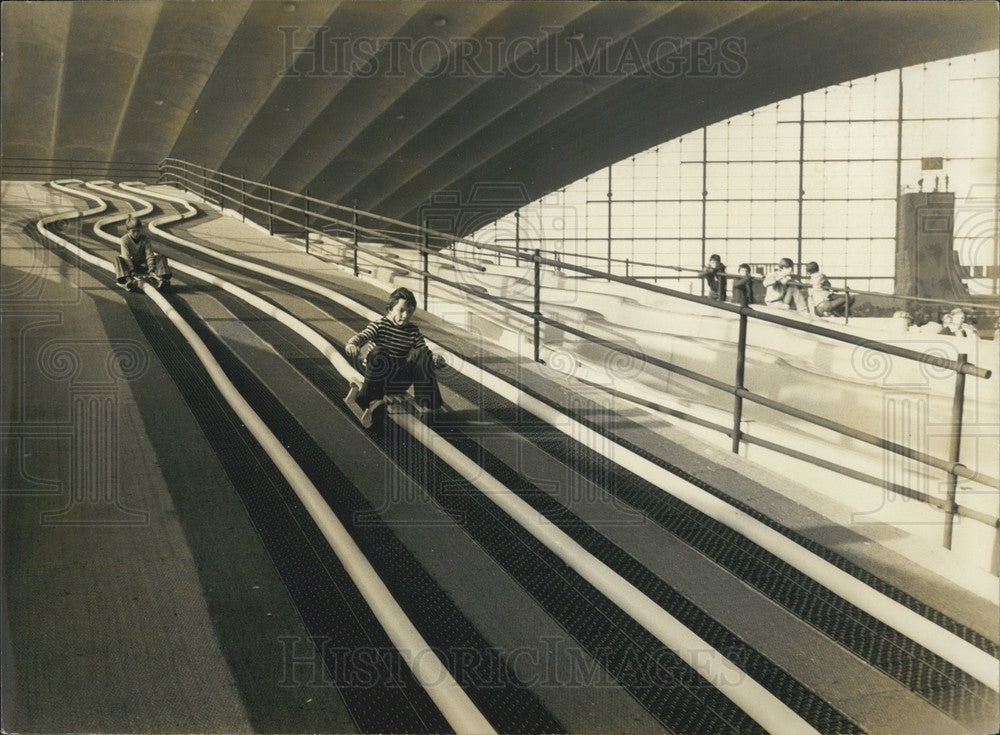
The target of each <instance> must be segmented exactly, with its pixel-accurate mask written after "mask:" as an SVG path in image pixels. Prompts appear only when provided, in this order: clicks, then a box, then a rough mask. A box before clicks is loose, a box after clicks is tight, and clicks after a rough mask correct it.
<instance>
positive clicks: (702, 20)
mask: <svg viewBox="0 0 1000 735" xmlns="http://www.w3.org/2000/svg"><path fill="white" fill-rule="evenodd" d="M696 5H697V4H695V3H684V4H683V5H682V6H681V7H679V8H677V9H676V10H675V11H674V12H672V13H670V14H668V15H665V16H663V17H658V18H654V19H653V22H651V23H649V24H647V25H645V26H643V27H641V28H635V29H629V30H628V31H627V33H625V34H623V35H622V36H621V37H618V38H616V39H615V42H614V43H613V44H610V45H609V46H608V48H607V50H606V52H605V53H604V57H605V58H608V59H615V60H617V59H620V58H623V56H624V54H625V53H626V51H625V49H626V48H627V47H631V46H633V45H634V46H635V47H637V48H642V49H648V48H655V44H656V43H657V40H658V39H660V38H710V37H712V36H714V35H716V34H725V33H728V32H729V31H730V30H732V31H737V30H739V27H738V26H737V25H734V24H738V23H739V21H740V20H741V19H744V18H752V17H755V15H756V14H758V13H762V12H763V11H764V10H770V11H771V12H770V14H771V15H773V14H774V13H780V12H781V7H780V6H778V7H775V6H773V5H768V4H761V3H732V4H725V7H724V8H722V9H715V10H713V11H712V12H706V11H703V10H702V9H701V8H698V7H696ZM595 20H596V21H597V22H595V23H593V25H594V26H596V27H597V28H601V27H606V22H607V21H605V20H604V19H603V18H597V19H595ZM577 25H578V26H583V24H582V23H580V24H577ZM587 30H588V31H589V30H590V28H589V27H588V28H587ZM599 34H600V31H595V33H594V35H595V36H596V35H599ZM626 44H628V46H626ZM670 48H671V47H670V46H668V45H664V46H663V51H664V53H669V52H670V51H669V49H670ZM597 63H600V62H599V60H598V62H597ZM610 68H612V67H611V66H610V65H609V69H610ZM630 79H631V76H630V75H625V74H615V73H607V74H600V75H591V76H581V77H579V78H574V77H572V76H569V75H567V76H563V77H558V78H554V79H553V80H552V81H551V83H549V84H547V85H545V86H544V87H541V88H539V89H536V90H533V91H532V93H531V94H530V95H529V96H527V97H523V98H522V99H519V100H517V102H516V103H515V104H513V105H511V107H510V108H509V110H507V111H504V112H502V113H500V114H498V115H496V116H494V117H493V118H492V119H491V120H489V121H488V123H487V124H486V126H485V127H483V128H481V129H480V130H477V131H475V133H474V134H473V135H472V136H470V137H468V138H467V139H465V140H464V141H462V142H461V143H460V144H459V145H456V146H455V147H454V148H453V149H452V150H450V151H447V152H443V153H441V154H439V155H438V157H437V159H436V160H435V161H434V163H433V164H432V165H429V166H427V167H426V168H425V169H424V170H423V171H421V172H420V173H419V174H418V176H417V177H415V178H414V179H413V180H411V181H409V182H404V183H403V185H402V186H401V187H399V188H398V189H397V190H396V191H395V192H392V193H391V194H390V195H389V196H386V197H384V198H383V199H381V200H380V201H379V202H378V203H377V204H375V207H376V208H377V209H378V210H379V211H382V210H385V211H386V212H395V213H396V214H394V215H392V216H396V215H398V214H403V213H411V212H412V211H413V210H414V209H415V208H416V207H419V206H420V205H421V204H422V203H424V202H425V201H426V196H425V195H421V194H419V193H418V192H419V191H426V189H427V187H428V186H430V187H431V190H432V191H440V190H458V187H457V186H456V182H459V181H463V180H464V179H465V177H467V176H471V177H472V180H473V185H475V184H483V183H492V182H496V181H504V180H511V177H510V175H509V174H504V173H503V169H501V168H500V167H497V166H491V165H490V162H492V161H494V160H498V159H499V158H500V157H502V156H503V155H504V153H505V152H506V151H509V150H512V149H513V150H516V149H517V148H518V147H519V146H521V145H522V144H524V143H525V142H528V141H531V140H533V139H534V138H535V137H536V136H538V135H539V134H540V133H539V131H543V130H544V129H545V128H546V126H549V125H551V124H553V122H554V121H556V120H558V119H559V118H561V117H563V116H566V117H569V118H570V119H574V120H577V121H578V123H579V121H581V120H586V121H589V120H590V117H589V116H588V115H589V114H590V113H589V112H585V111H584V110H587V109H588V108H597V109H601V108H603V106H604V104H605V103H604V102H603V100H604V98H605V95H607V94H608V91H609V90H611V89H613V88H614V87H615V86H617V85H620V84H624V83H627V82H628V81H629V80H630ZM667 82H669V80H666V79H664V80H660V82H659V83H658V84H657V83H656V81H654V80H652V79H648V78H647V79H643V82H642V83H643V84H644V85H645V86H646V87H647V88H648V89H650V91H652V92H654V93H656V94H663V93H664V91H665V90H664V89H663V87H664V86H666V83H667ZM643 114H644V113H643V111H642V107H641V105H640V106H639V107H637V108H634V109H624V110H620V111H618V115H619V117H620V118H621V120H623V121H624V120H628V119H629V118H630V117H631V116H633V115H635V116H639V117H642V116H643ZM612 129H613V128H612ZM666 131H667V127H666V125H664V126H663V133H664V135H666ZM604 132H605V135H607V133H608V130H607V129H605V131H604ZM610 137H612V138H613V137H615V136H614V135H612V136H610ZM549 145H551V146H553V148H554V149H553V150H549V151H547V152H546V155H545V156H544V157H545V158H546V159H549V160H551V158H552V157H553V155H554V154H555V155H558V156H559V157H560V158H562V157H563V156H572V155H573V151H574V150H575V149H577V148H579V145H578V133H577V132H576V131H574V132H572V133H570V134H568V135H565V136H562V137H561V138H560V139H559V140H553V141H550V142H549ZM604 147H605V146H599V147H598V148H597V149H595V150H593V151H589V153H590V154H591V155H592V156H593V159H594V167H595V168H597V167H599V166H600V163H599V161H598V159H599V158H600V156H601V153H602V148H604ZM507 170H510V169H507ZM491 171H495V173H489V172H491ZM514 181H515V182H516V183H517V184H518V185H521V186H523V187H524V188H525V191H526V192H527V193H528V196H530V197H531V198H532V199H534V198H537V196H540V194H537V193H536V187H535V186H534V182H533V181H532V180H531V179H530V178H528V177H523V178H520V179H516V180H514ZM462 190H463V191H465V192H469V191H471V187H463V189H462Z"/></svg>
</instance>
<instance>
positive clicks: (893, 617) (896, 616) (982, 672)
mask: <svg viewBox="0 0 1000 735" xmlns="http://www.w3.org/2000/svg"><path fill="white" fill-rule="evenodd" d="M150 196H153V197H154V198H161V199H166V200H168V201H173V202H175V203H179V204H184V205H186V206H188V207H190V204H189V203H188V202H187V201H186V200H184V199H180V198H175V197H171V196H169V195H164V194H160V193H156V194H151V195H150ZM160 232H162V231H160ZM169 239H171V240H172V241H174V242H178V244H182V245H183V244H184V243H183V241H181V239H180V238H176V237H173V236H171V237H170V238H169ZM192 246H194V247H195V249H197V250H199V251H201V252H205V253H207V254H209V255H212V256H213V257H216V258H219V259H220V260H223V261H225V262H229V263H234V264H238V265H240V266H241V267H244V268H247V269H250V270H254V271H256V272H259V273H261V274H264V275H267V276H269V277H272V278H277V279H281V280H284V281H286V282H288V283H293V284H294V285H297V286H300V287H302V288H307V289H309V290H310V291H313V292H314V293H317V294H320V295H322V296H326V297H327V298H330V299H331V300H333V301H334V302H336V303H338V304H340V305H342V306H345V307H347V308H349V309H352V310H353V311H354V312H355V313H357V314H359V315H362V316H365V317H367V318H369V319H374V318H377V317H379V316H381V315H380V314H377V313H375V312H373V311H371V310H370V309H368V308H367V307H365V306H363V305H361V304H358V303H356V302H354V301H352V300H351V299H348V298H347V297H345V296H343V295H342V294H339V293H337V292H336V291H333V290H332V289H330V288H328V287H326V286H322V285H319V284H315V283H312V282H311V281H308V280H306V279H304V278H300V277H298V276H289V275H287V274H285V273H282V272H281V271H278V270H276V269H273V268H268V267H266V266H260V265H257V264H255V263H248V262H241V261H240V260H239V259H238V258H234V257H232V256H229V255H225V254H222V253H218V252H216V251H213V250H212V249H211V248H205V247H202V246H195V245H194V244H192ZM428 342H429V343H430V344H432V345H433V346H434V347H435V349H437V350H440V351H443V352H448V351H447V350H444V349H443V348H442V347H441V346H440V345H436V344H434V343H433V342H431V341H430V340H428ZM449 354H450V355H451V358H450V359H449V360H448V364H449V365H450V366H451V367H453V368H454V369H456V370H458V371H459V372H461V373H462V374H463V375H465V376H466V377H469V378H471V379H473V380H475V381H477V382H478V383H480V384H481V385H483V386H485V387H487V388H489V389H490V390H492V391H494V392H495V393H497V394H498V395H500V396H502V397H503V398H506V399H507V400H509V401H511V402H512V403H514V404H515V405H517V406H519V407H521V408H523V409H525V410H526V411H528V412H530V413H532V414H534V415H535V416H536V417H538V418H539V419H541V420H542V421H546V422H548V423H549V424H551V425H552V426H554V427H555V428H557V429H559V430H560V431H562V432H563V433H564V434H566V435H567V436H569V437H571V438H572V439H574V440H576V441H580V442H582V443H584V444H585V445H586V446H588V447H590V448H591V449H594V450H595V451H598V452H600V453H601V454H602V455H603V456H604V457H605V458H607V459H609V460H611V461H613V462H615V463H616V464H618V465H620V466H621V467H623V468H625V469H627V470H629V471H631V472H633V473H635V474H636V475H638V476H639V477H643V478H645V479H647V480H649V481H650V482H652V483H653V484H655V485H656V486H657V487H659V488H660V489H661V490H663V491H664V492H667V493H669V494H671V495H673V496H674V497H676V498H678V499H680V500H682V501H683V502H685V503H687V504H688V505H690V506H692V507H693V508H696V509H697V510H700V511H701V512H703V513H705V514H706V515H708V516H709V517H711V518H713V519H714V520H716V521H718V522H719V523H722V524H723V525H725V526H727V527H729V528H731V529H733V530H734V531H736V532H738V533H740V534H742V535H744V536H746V537H747V538H748V539H750V540H751V541H753V542H754V543H756V544H757V545H759V546H760V547H762V548H764V549H766V550H767V551H769V552H770V553H772V554H774V555H775V556H776V557H778V558H779V559H781V560H782V561H784V562H786V563H787V564H789V565H790V566H791V567H793V568H794V569H796V570H798V571H799V572H801V573H803V574H805V575H806V576H808V577H809V578H811V579H812V580H814V581H815V582H818V583H819V584H821V585H823V586H824V587H826V588H827V589H829V590H831V591H832V592H834V593H835V594H837V595H839V596H840V597H843V598H844V599H845V600H847V601H848V602H850V603H851V604H852V605H855V606H856V607H858V608H859V609H861V610H863V611H864V612H866V613H868V614H869V615H871V616H872V617H873V618H875V619H877V620H880V621H881V622H883V623H885V624H886V625H888V626H890V627H892V628H894V629H895V630H897V631H899V632H900V633H902V634H903V635H905V636H906V637H908V638H910V639H911V640H913V641H914V642H916V643H918V644H920V645H921V646H923V647H924V648H926V649H927V650H929V651H931V652H933V653H935V654H936V655H938V656H940V657H941V658H943V659H944V660H945V661H948V662H950V663H952V664H954V665H955V666H957V667H958V668H960V669H962V670H963V671H965V672H966V673H967V674H969V675H970V676H972V677H974V678H975V679H976V680H978V681H980V682H982V683H983V684H985V685H986V686H988V687H989V688H990V689H993V690H994V691H998V692H1000V661H998V660H997V659H996V658H994V657H993V656H991V655H990V654H989V653H987V652H986V651H983V650H981V649H980V648H977V647H976V646H974V645H973V644H971V643H969V642H968V641H966V640H963V639H962V638H960V637H959V636H957V635H955V634H954V633H952V632H951V631H949V630H946V629H945V628H942V627H941V626H939V625H937V624H936V623H934V622H933V621H931V620H928V619H927V618H925V617H923V616H922V615H920V614H919V613H917V612H914V611H913V610H911V609H909V608H908V607H906V606H905V605H903V604H901V603H899V602H896V601H895V600H893V599H892V598H890V597H888V596H887V595H884V594H882V593H881V592H879V591H878V590H876V589H873V588H872V587H870V586H868V585H867V584H865V583H864V582H862V581H861V580H859V579H857V578H856V577H853V576H852V575H850V574H848V573H847V572H845V571H843V570H841V569H838V568H837V567H836V566H834V565H833V564H831V563H830V562H828V561H826V560H825V559H823V558H822V557H820V556H818V555H816V554H814V553H813V552H811V551H809V550H808V549H806V548H804V547H802V546H800V545H799V544H797V543H795V542H794V541H792V540H791V539H789V538H788V537H787V536H784V535H783V534H781V533H779V532H777V531H775V530H774V529H772V528H770V527H769V526H767V525H765V524H764V523H761V522H760V521H758V520H757V519H756V518H754V517H753V516H751V515H749V514H747V513H744V512H743V511H741V510H739V509H738V508H735V507H733V506H732V505H729V504H728V503H726V502H725V501H724V500H722V499H720V498H718V497H716V496H714V495H711V494H710V493H707V492H705V491H704V490H702V489H701V488H699V487H697V486H695V485H692V484H691V483H688V482H686V481H684V480H682V479H681V478H679V477H677V476H676V475H674V474H672V473H670V472H668V471H667V470H665V469H663V468H662V467H660V466H659V465H657V464H655V463H653V462H650V461H649V460H647V459H645V458H644V457H642V456H640V455H638V454H636V453H635V452H633V451H631V450H630V449H628V448H627V447H625V446H623V445H621V444H619V443H617V442H615V441H614V440H613V438H611V437H605V436H603V435H600V434H598V433H597V432H596V431H594V430H593V429H590V428H589V427H587V426H585V425H584V424H582V423H580V422H579V421H577V420H576V419H574V418H572V417H570V416H569V415H567V414H564V413H562V412H561V411H559V410H557V409H555V408H553V407H552V406H550V405H548V404H546V403H544V402H542V401H539V400H538V399H536V398H533V397H532V396H529V395H528V394H526V393H525V392H524V391H522V390H520V389H519V388H517V387H516V386H514V385H512V384H510V383H508V382H507V381H506V380H504V379H502V378H500V377H498V376H496V375H494V374H492V373H490V372H487V371H485V370H483V369H481V368H480V367H478V366H475V365H472V364H471V363H469V362H467V361H465V360H464V359H462V358H461V357H460V356H458V355H454V354H452V353H449Z"/></svg>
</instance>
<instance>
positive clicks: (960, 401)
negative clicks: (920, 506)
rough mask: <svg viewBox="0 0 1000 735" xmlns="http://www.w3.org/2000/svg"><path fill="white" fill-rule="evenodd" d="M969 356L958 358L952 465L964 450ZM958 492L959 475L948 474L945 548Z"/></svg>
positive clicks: (950, 459)
mask: <svg viewBox="0 0 1000 735" xmlns="http://www.w3.org/2000/svg"><path fill="white" fill-rule="evenodd" d="M967 357H968V355H967V354H964V353H963V354H960V355H959V356H958V364H959V369H958V370H957V371H955V397H954V400H953V401H952V404H951V426H952V429H951V438H950V440H949V442H948V461H949V462H951V463H952V465H953V466H954V465H956V464H958V458H959V453H960V452H961V449H962V413H963V411H964V409H965V373H963V372H962V370H961V366H963V365H965V364H966V363H965V359H966V358H967ZM957 490H958V475H956V474H955V473H954V472H949V473H948V495H947V497H946V499H945V509H944V539H943V543H944V548H946V549H950V548H951V538H952V530H953V526H954V524H955V514H956V513H957V512H958V505H957V504H956V503H955V495H956V493H957Z"/></svg>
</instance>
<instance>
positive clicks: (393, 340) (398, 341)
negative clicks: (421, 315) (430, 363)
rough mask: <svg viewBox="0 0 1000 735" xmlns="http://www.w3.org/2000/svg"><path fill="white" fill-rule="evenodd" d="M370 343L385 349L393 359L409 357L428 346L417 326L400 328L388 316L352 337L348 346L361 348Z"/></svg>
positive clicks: (411, 324)
mask: <svg viewBox="0 0 1000 735" xmlns="http://www.w3.org/2000/svg"><path fill="white" fill-rule="evenodd" d="M368 342H374V343H375V344H376V345H378V346H379V347H384V348H385V349H386V350H388V351H389V354H390V355H391V356H392V357H399V358H404V357H406V356H407V355H409V354H410V350H412V349H415V348H418V347H426V346H427V345H426V344H425V343H424V336H423V335H422V334H421V333H420V328H419V327H417V325H416V324H414V323H413V322H407V323H406V324H404V325H403V326H399V325H397V324H396V323H395V322H393V321H392V320H391V319H389V317H387V316H384V317H382V318H381V319H379V320H377V321H374V322H372V323H371V324H369V325H368V326H367V327H365V328H364V329H362V330H361V331H360V332H358V333H357V334H356V335H354V336H353V337H351V339H350V340H349V341H348V344H355V345H357V346H358V347H360V346H361V345H363V344H366V343H368Z"/></svg>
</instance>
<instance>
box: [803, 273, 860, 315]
mask: <svg viewBox="0 0 1000 735" xmlns="http://www.w3.org/2000/svg"><path fill="white" fill-rule="evenodd" d="M806 273H807V274H808V275H809V288H810V292H809V300H810V302H811V303H812V307H813V313H815V314H816V316H844V314H845V313H846V312H847V309H848V307H850V306H853V305H854V295H853V294H847V293H843V292H842V291H834V289H833V286H832V285H830V279H829V278H827V277H826V275H825V274H824V273H823V271H821V270H820V269H819V263H817V262H816V261H815V260H813V261H811V262H809V263H806Z"/></svg>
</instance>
